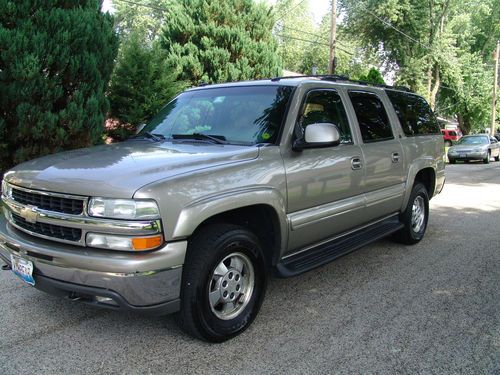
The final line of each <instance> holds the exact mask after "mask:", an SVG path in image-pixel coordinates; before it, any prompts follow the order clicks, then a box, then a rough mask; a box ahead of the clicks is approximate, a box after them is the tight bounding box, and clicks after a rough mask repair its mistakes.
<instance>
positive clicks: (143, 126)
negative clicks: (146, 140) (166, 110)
mask: <svg viewBox="0 0 500 375" xmlns="http://www.w3.org/2000/svg"><path fill="white" fill-rule="evenodd" d="M145 127H146V124H141V125H139V126H138V127H137V129H136V131H135V134H139V133H140V132H141V130H142V129H144V128H145Z"/></svg>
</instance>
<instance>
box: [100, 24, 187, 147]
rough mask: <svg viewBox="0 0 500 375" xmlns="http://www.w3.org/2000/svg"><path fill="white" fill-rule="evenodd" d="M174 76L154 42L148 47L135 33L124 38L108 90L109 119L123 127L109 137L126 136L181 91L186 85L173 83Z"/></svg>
mask: <svg viewBox="0 0 500 375" xmlns="http://www.w3.org/2000/svg"><path fill="white" fill-rule="evenodd" d="M177 76H178V73H177V72H176V71H175V69H173V68H172V67H171V66H169V65H168V64H167V63H166V53H165V52H164V51H163V50H162V49H161V48H160V47H159V45H158V43H153V44H152V45H148V44H147V43H144V39H143V37H141V36H140V35H139V34H136V33H133V34H132V35H130V37H129V38H127V39H125V40H124V41H123V42H122V46H121V50H120V54H119V57H118V62H117V64H116V67H115V70H114V72H113V76H112V79H111V85H110V90H109V100H110V116H111V117H113V118H115V119H117V120H118V121H119V123H121V124H123V126H119V127H118V129H113V132H112V134H109V135H111V136H112V137H113V138H115V139H117V138H118V139H120V138H125V137H127V136H128V135H130V134H131V133H132V132H134V131H135V129H136V127H137V126H138V125H140V124H141V123H144V122H146V121H148V120H149V119H150V118H151V117H152V116H153V115H155V114H156V113H157V112H158V111H159V110H160V109H161V108H162V107H163V106H164V105H165V104H166V103H167V102H168V101H169V100H170V99H172V98H173V97H174V96H175V95H177V94H178V93H179V92H181V91H182V90H183V89H185V88H186V86H187V85H186V83H185V82H182V81H177Z"/></svg>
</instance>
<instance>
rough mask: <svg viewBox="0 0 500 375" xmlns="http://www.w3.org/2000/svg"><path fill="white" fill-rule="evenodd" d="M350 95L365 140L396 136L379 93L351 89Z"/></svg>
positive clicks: (370, 140) (378, 139)
mask: <svg viewBox="0 0 500 375" xmlns="http://www.w3.org/2000/svg"><path fill="white" fill-rule="evenodd" d="M349 97H350V98H351V102H352V105H353V107H354V112H356V117H357V119H358V123H359V128H360V130H361V136H362V138H363V142H365V143H369V142H377V141H384V140H387V139H393V138H394V136H393V134H392V129H391V124H390V123H389V119H388V117H387V113H386V111H385V108H384V105H383V104H382V102H381V101H380V99H379V98H378V97H377V95H375V94H372V93H367V92H360V91H350V92H349Z"/></svg>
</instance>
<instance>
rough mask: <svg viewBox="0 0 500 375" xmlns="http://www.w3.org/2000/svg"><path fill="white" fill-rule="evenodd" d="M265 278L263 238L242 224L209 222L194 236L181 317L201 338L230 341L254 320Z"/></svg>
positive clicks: (184, 278)
mask: <svg viewBox="0 0 500 375" xmlns="http://www.w3.org/2000/svg"><path fill="white" fill-rule="evenodd" d="M266 284H267V273H266V265H265V261H264V257H263V254H262V250H261V247H260V244H259V241H258V238H257V237H256V236H255V235H254V234H253V233H252V232H250V231H249V230H247V229H245V228H243V227H240V226H237V225H232V224H212V225H208V226H206V227H204V228H202V229H200V230H199V231H198V232H197V233H196V234H195V235H194V236H193V238H192V239H191V241H190V242H189V246H188V251H187V254H186V261H185V264H184V268H183V271H182V285H181V310H180V312H179V313H178V314H177V319H178V323H179V325H180V326H181V328H182V329H183V330H184V331H185V332H186V333H188V334H190V335H191V336H194V337H196V338H200V339H203V340H206V341H210V342H223V341H226V340H228V339H230V338H232V337H234V336H236V335H238V334H240V333H241V332H243V331H244V330H245V329H246V328H248V326H250V324H251V323H252V322H253V320H254V319H255V317H256V316H257V313H258V312H259V309H260V306H261V304H262V301H263V299H264V294H265V289H266Z"/></svg>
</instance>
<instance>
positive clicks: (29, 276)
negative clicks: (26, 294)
mask: <svg viewBox="0 0 500 375" xmlns="http://www.w3.org/2000/svg"><path fill="white" fill-rule="evenodd" d="M10 261H11V264H12V266H11V267H12V271H13V272H14V273H15V274H16V275H17V276H19V277H20V278H21V279H23V280H24V281H25V282H27V283H28V284H30V285H35V279H33V262H30V261H29V260H26V259H23V258H19V257H16V256H15V255H11V256H10Z"/></svg>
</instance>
